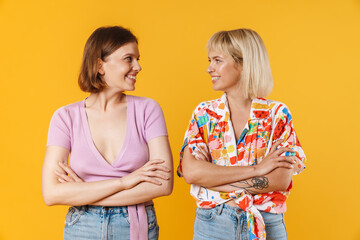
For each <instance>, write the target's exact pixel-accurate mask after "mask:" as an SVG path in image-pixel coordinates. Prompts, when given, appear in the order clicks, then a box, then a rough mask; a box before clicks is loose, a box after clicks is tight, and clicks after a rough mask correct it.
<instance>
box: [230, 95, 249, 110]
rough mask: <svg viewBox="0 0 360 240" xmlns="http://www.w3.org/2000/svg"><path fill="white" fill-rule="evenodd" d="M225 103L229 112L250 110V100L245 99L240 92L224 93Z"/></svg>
mask: <svg viewBox="0 0 360 240" xmlns="http://www.w3.org/2000/svg"><path fill="white" fill-rule="evenodd" d="M226 97H227V101H228V104H229V108H230V110H231V111H241V112H242V111H246V112H247V111H248V109H249V108H251V103H252V99H250V98H248V97H245V96H244V94H242V92H241V91H237V92H226Z"/></svg>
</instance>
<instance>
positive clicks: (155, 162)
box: [146, 158, 165, 165]
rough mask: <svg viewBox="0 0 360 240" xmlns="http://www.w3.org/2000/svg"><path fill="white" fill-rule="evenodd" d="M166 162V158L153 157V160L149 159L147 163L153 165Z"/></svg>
mask: <svg viewBox="0 0 360 240" xmlns="http://www.w3.org/2000/svg"><path fill="white" fill-rule="evenodd" d="M164 162H165V160H163V159H157V158H156V159H151V160H149V161H148V162H147V163H146V164H147V165H153V164H161V163H164Z"/></svg>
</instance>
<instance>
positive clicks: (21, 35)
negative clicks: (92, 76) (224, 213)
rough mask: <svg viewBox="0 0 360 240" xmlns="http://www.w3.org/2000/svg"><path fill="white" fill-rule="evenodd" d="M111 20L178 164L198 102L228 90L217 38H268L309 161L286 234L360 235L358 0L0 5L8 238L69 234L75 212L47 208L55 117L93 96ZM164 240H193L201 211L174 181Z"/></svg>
mask: <svg viewBox="0 0 360 240" xmlns="http://www.w3.org/2000/svg"><path fill="white" fill-rule="evenodd" d="M103 25H122V26H125V27H128V28H130V29H131V30H133V32H134V33H135V34H136V35H137V36H138V38H139V42H140V46H139V47H140V53H141V65H142V67H143V71H142V72H141V73H140V75H139V77H138V81H137V84H136V91H135V92H134V93H132V94H134V95H139V96H146V97H150V98H153V99H155V100H157V101H158V102H159V103H160V105H161V106H162V108H163V111H164V113H165V117H166V121H167V126H168V131H169V136H170V141H171V147H172V150H173V156H174V163H175V165H177V162H178V157H177V156H178V152H179V149H180V147H181V145H182V139H183V134H184V131H185V129H186V126H187V124H188V121H189V118H190V115H191V112H192V110H193V109H194V107H195V106H196V105H197V104H198V103H199V102H201V101H203V100H208V99H214V98H216V97H218V96H220V95H221V93H219V92H213V90H212V88H211V81H210V78H209V76H208V75H207V74H206V72H205V70H206V67H207V64H208V61H207V55H206V54H207V53H206V50H205V45H206V42H207V40H208V38H209V37H210V36H211V34H213V33H214V32H216V31H219V30H223V29H226V30H229V29H234V28H241V27H246V28H252V29H254V30H256V31H257V32H258V33H259V34H260V35H261V36H262V38H263V40H264V42H265V44H266V46H267V49H268V52H269V56H270V62H271V66H272V71H273V76H274V80H275V87H274V91H273V92H272V94H271V95H270V96H269V98H271V99H274V100H279V101H282V102H284V103H286V104H287V105H288V106H289V107H290V109H291V111H292V114H293V117H294V126H295V129H296V131H297V133H298V135H299V138H300V141H301V143H302V145H303V148H304V150H305V153H306V155H307V158H308V162H307V164H306V165H307V169H306V170H305V171H304V172H303V173H302V174H301V175H300V176H296V177H294V179H295V180H294V189H293V190H292V193H291V195H290V198H289V200H288V212H287V213H286V226H287V230H288V236H289V239H291V240H295V239H299V240H300V239H301V240H302V239H360V221H359V217H360V210H359V198H360V192H359V189H360V188H359V183H360V181H359V178H360V177H359V175H360V174H359V170H360V159H359V149H360V141H359V137H358V136H359V133H360V131H359V130H360V128H359V117H360V114H359V110H360V108H359V103H360V102H359V98H358V97H359V87H360V83H359V81H360V74H359V70H360V65H359V62H360V61H359V56H360V1H359V0H337V1H336V0H326V1H325V0H319V1H307V0H306V1H276V0H275V1H265V0H258V1H243V0H236V1H235V0H225V1H215V0H193V1H191V0H183V1H169V0H162V1H160V0H158V1H155V0H153V1H150V0H136V1H130V0H128V1H119V0H117V1H95V0H86V1H85V0H77V1H69V0H64V1H55V0H54V1H51V0H47V1H15V0H13V1H6V0H0V56H1V57H0V69H1V71H0V79H1V85H0V86H1V93H0V114H1V115H0V116H1V117H0V121H1V124H0V136H1V137H0V159H1V166H0V169H1V175H0V177H1V179H0V186H1V198H0V213H1V218H0V239H5V240H12V239H61V238H62V230H63V223H64V218H65V214H66V207H64V206H55V207H47V206H45V204H44V203H43V201H42V197H41V186H40V185H41V166H42V161H43V158H44V153H45V145H46V138H47V130H48V124H49V121H50V118H51V116H52V114H53V112H54V111H55V110H56V109H57V108H59V107H61V106H63V105H66V104H70V103H73V102H76V101H79V100H82V99H84V98H85V97H86V96H87V94H85V93H82V92H81V91H80V90H79V88H78V86H77V76H78V72H79V67H80V62H81V57H82V51H83V47H84V44H85V41H86V40H87V38H88V37H89V36H90V34H91V33H92V31H93V30H95V29H96V28H97V27H99V26H103ZM155 203H156V210H157V214H158V221H159V224H160V239H162V240H164V239H171V240H172V239H175V240H176V239H191V236H192V226H193V220H194V213H195V204H194V201H193V199H192V198H191V197H190V195H189V186H188V185H187V184H186V183H185V182H184V181H183V180H182V179H178V178H177V177H175V188H174V191H173V194H172V195H171V196H169V197H163V198H160V199H157V200H156V201H155Z"/></svg>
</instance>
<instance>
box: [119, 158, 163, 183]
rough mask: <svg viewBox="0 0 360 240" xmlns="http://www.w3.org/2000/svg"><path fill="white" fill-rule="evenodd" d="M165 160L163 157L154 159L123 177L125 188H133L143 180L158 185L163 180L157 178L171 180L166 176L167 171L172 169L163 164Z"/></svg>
mask: <svg viewBox="0 0 360 240" xmlns="http://www.w3.org/2000/svg"><path fill="white" fill-rule="evenodd" d="M164 162H165V161H164V160H161V159H152V160H150V161H148V162H147V163H146V164H145V165H144V166H142V167H141V168H139V169H137V170H136V171H134V172H132V173H130V174H128V175H126V176H124V177H122V178H121V182H122V184H124V188H125V189H130V188H133V187H135V186H136V185H137V184H139V183H141V182H149V183H153V184H156V185H161V182H160V181H159V180H158V179H157V178H160V179H163V180H169V179H170V178H169V177H168V176H166V175H167V174H165V173H170V169H169V168H167V167H166V166H163V165H161V164H162V163H164Z"/></svg>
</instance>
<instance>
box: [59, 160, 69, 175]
mask: <svg viewBox="0 0 360 240" xmlns="http://www.w3.org/2000/svg"><path fill="white" fill-rule="evenodd" d="M59 165H60V167H61V168H62V169H63V170H64V171H65V172H66V173H69V172H70V171H71V168H70V167H69V166H68V165H65V164H64V163H63V162H59Z"/></svg>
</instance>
